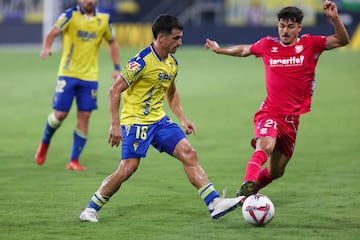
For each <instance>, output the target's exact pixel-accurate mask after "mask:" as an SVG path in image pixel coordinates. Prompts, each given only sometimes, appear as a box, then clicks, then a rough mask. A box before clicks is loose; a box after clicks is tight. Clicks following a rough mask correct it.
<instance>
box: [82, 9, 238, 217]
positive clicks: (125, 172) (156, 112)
mask: <svg viewBox="0 0 360 240" xmlns="http://www.w3.org/2000/svg"><path fill="white" fill-rule="evenodd" d="M152 31H153V35H154V38H155V40H154V41H153V43H152V44H151V45H150V46H149V47H147V48H145V49H143V50H141V51H140V52H139V53H138V54H137V55H136V56H135V57H134V58H133V59H131V60H130V61H129V62H128V64H127V65H126V67H125V68H124V69H123V70H122V72H121V75H120V76H119V77H118V79H117V80H116V81H115V82H114V83H113V85H112V87H111V88H110V91H109V97H110V113H111V127H110V133H109V140H108V141H109V143H110V144H111V146H116V147H117V146H119V144H120V142H121V141H122V160H121V162H120V165H119V167H118V169H117V170H116V171H115V172H114V173H112V174H111V175H110V176H108V177H107V178H105V180H104V181H103V182H102V184H101V185H100V188H99V189H98V190H97V191H96V192H95V193H94V195H93V196H92V198H91V200H90V203H89V205H88V207H87V208H86V209H85V210H84V211H83V212H82V213H81V214H80V220H81V221H88V222H98V219H97V212H98V211H99V210H100V209H101V207H102V206H103V205H104V204H105V203H106V202H107V201H108V200H109V199H110V197H111V196H113V194H114V193H116V192H117V191H118V190H119V188H120V186H121V184H122V183H123V182H125V181H126V180H127V179H128V178H129V177H130V176H131V175H132V174H133V173H134V172H135V171H136V169H137V168H138V166H139V163H140V159H141V158H144V157H146V153H147V151H148V149H149V147H150V145H152V146H153V147H155V148H156V149H157V150H158V151H159V152H166V153H168V154H169V155H171V156H173V157H175V158H177V159H178V160H180V161H181V163H182V164H183V168H184V170H185V173H186V176H187V177H188V179H189V181H190V182H191V184H192V185H193V186H194V187H195V188H196V189H197V190H198V192H199V195H200V197H201V198H202V199H203V200H204V202H205V204H206V205H207V206H208V208H209V211H210V215H211V217H212V218H214V219H217V218H219V217H221V216H223V215H224V214H226V213H227V212H229V211H231V210H233V209H235V208H236V207H237V206H239V205H240V202H241V201H242V200H243V199H244V197H237V198H221V197H220V196H219V194H218V193H217V191H216V190H215V188H214V186H213V184H212V183H210V181H209V179H208V177H207V175H206V173H205V172H204V170H203V168H202V167H201V166H200V164H199V161H198V158H197V154H196V151H195V150H194V148H193V147H192V146H191V144H190V143H189V141H188V140H187V139H186V135H185V133H186V134H191V133H194V134H195V133H196V129H195V125H194V124H193V123H192V122H190V121H189V120H188V119H187V118H186V117H185V113H184V111H183V108H182V105H181V102H180V98H179V93H178V91H177V89H176V85H175V77H176V74H177V71H178V63H177V61H176V59H175V58H174V56H173V55H171V54H173V53H175V52H176V49H177V48H178V47H179V46H180V45H181V44H182V36H183V26H182V24H181V23H180V22H179V21H178V19H177V18H176V17H174V16H171V15H160V16H158V17H157V18H156V19H155V21H154V23H153V25H152ZM165 97H166V98H167V102H168V104H169V106H170V109H171V110H172V112H173V113H174V114H175V115H176V117H177V118H178V119H179V120H180V122H181V124H182V126H183V127H184V129H185V133H184V131H183V130H182V129H181V128H180V127H179V126H178V125H177V124H176V123H175V122H173V121H172V120H171V119H170V118H169V117H168V116H167V115H166V114H165V112H164V110H163V103H164V99H165ZM121 99H123V107H122V111H121V114H120V113H119V107H120V101H121ZM120 119H121V120H120ZM180 204H181V203H180Z"/></svg>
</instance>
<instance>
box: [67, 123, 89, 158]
mask: <svg viewBox="0 0 360 240" xmlns="http://www.w3.org/2000/svg"><path fill="white" fill-rule="evenodd" d="M85 143H86V135H85V133H83V132H81V131H79V130H78V129H75V131H74V142H73V147H72V151H71V157H70V159H71V161H78V160H79V157H80V154H81V152H82V150H83V148H84V146H85Z"/></svg>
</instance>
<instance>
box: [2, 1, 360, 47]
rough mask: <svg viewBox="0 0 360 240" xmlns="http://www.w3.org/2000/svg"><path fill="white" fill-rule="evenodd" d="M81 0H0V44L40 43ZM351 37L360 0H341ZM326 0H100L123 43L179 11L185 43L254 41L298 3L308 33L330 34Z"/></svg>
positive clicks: (355, 40)
mask: <svg viewBox="0 0 360 240" xmlns="http://www.w3.org/2000/svg"><path fill="white" fill-rule="evenodd" d="M77 2H78V0H0V32H1V38H0V47H3V48H7V47H9V46H13V45H15V46H16V47H18V46H19V45H23V46H26V45H30V46H32V45H39V44H41V41H42V38H43V35H44V34H45V33H46V32H47V31H48V29H49V28H50V27H51V25H52V24H53V23H54V21H55V20H56V18H57V16H58V15H59V14H60V13H61V12H62V11H63V10H64V9H66V8H69V7H71V6H73V5H74V4H76V3H77ZM335 2H336V3H337V5H338V7H339V9H340V14H341V17H342V19H343V21H344V23H345V24H346V26H347V29H348V30H349V32H350V35H351V37H352V42H351V45H350V46H349V47H348V48H351V49H354V50H359V49H360V0H337V1H335ZM321 3H322V0H181V1H179V0H98V5H99V7H101V8H103V9H106V10H108V11H110V12H111V13H112V17H113V21H114V26H115V30H116V32H117V38H118V41H119V43H120V45H121V47H143V46H145V45H147V44H149V43H150V42H151V40H152V34H151V22H152V20H153V19H154V18H155V17H156V16H157V15H158V14H160V13H170V14H173V15H176V16H178V17H179V18H180V19H181V20H182V22H183V23H184V25H185V31H184V45H202V44H203V43H204V41H205V38H207V37H210V38H213V39H216V40H218V41H219V42H221V43H223V44H234V43H250V42H253V41H256V40H257V39H259V38H260V37H262V36H263V35H264V34H266V35H267V34H275V35H277V29H276V22H277V19H276V13H277V11H278V10H279V9H280V8H282V7H284V6H286V5H296V6H298V7H300V8H302V9H303V11H304V13H305V18H304V25H305V28H304V30H303V33H305V32H306V33H317V34H330V33H332V32H333V27H332V26H331V24H330V23H329V21H328V20H327V18H326V17H325V16H324V14H323V13H322V9H321Z"/></svg>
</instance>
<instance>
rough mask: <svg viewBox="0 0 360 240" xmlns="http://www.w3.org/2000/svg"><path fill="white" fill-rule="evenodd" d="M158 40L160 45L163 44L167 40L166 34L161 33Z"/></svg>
mask: <svg viewBox="0 0 360 240" xmlns="http://www.w3.org/2000/svg"><path fill="white" fill-rule="evenodd" d="M157 40H158V41H159V43H163V42H164V40H165V34H164V33H159V34H158V37H157Z"/></svg>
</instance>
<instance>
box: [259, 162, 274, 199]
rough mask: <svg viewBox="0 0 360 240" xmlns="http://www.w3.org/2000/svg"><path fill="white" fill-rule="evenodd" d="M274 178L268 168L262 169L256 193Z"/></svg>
mask: <svg viewBox="0 0 360 240" xmlns="http://www.w3.org/2000/svg"><path fill="white" fill-rule="evenodd" d="M272 180H273V178H272V177H271V176H270V174H269V170H268V168H267V167H266V168H264V169H262V170H261V171H260V174H259V177H258V179H257V180H256V183H255V189H254V193H257V192H258V191H259V190H260V189H262V188H264V187H265V186H266V185H268V184H269V183H271V182H272Z"/></svg>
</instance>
